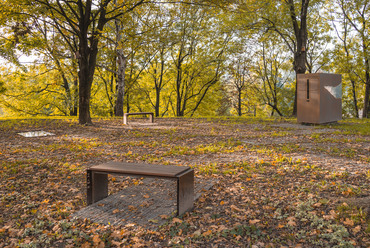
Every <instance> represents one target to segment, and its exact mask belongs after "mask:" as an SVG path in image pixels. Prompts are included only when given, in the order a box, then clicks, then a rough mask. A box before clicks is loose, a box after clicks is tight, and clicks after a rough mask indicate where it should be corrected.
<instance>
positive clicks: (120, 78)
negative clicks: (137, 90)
mask: <svg viewBox="0 0 370 248" xmlns="http://www.w3.org/2000/svg"><path fill="white" fill-rule="evenodd" d="M116 2H117V1H116V0H115V1H114V3H115V4H116ZM115 27H116V52H117V77H116V89H117V92H116V103H115V107H114V114H115V116H123V98H124V95H125V73H126V66H127V57H126V56H125V55H124V52H123V49H122V48H120V47H121V46H122V30H123V28H122V24H121V21H120V20H118V19H116V20H115Z"/></svg>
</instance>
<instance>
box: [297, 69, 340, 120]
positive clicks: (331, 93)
mask: <svg viewBox="0 0 370 248" xmlns="http://www.w3.org/2000/svg"><path fill="white" fill-rule="evenodd" d="M341 81H342V79H341V75H340V74H328V73H314V74H299V75H298V76H297V121H298V122H300V123H312V124H322V123H329V122H335V121H339V120H341V119H342V82H341Z"/></svg>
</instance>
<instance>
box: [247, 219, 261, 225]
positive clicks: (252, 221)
mask: <svg viewBox="0 0 370 248" xmlns="http://www.w3.org/2000/svg"><path fill="white" fill-rule="evenodd" d="M260 221H261V220H258V219H254V220H250V221H249V224H251V225H254V224H256V223H258V222H260Z"/></svg>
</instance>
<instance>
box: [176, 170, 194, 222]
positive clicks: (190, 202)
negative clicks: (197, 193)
mask: <svg viewBox="0 0 370 248" xmlns="http://www.w3.org/2000/svg"><path fill="white" fill-rule="evenodd" d="M193 207H194V170H191V171H189V172H186V173H184V174H183V175H181V176H179V178H178V179H177V215H182V214H183V213H185V212H187V211H190V210H192V209H193Z"/></svg>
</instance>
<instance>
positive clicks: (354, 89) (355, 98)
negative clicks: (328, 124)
mask: <svg viewBox="0 0 370 248" xmlns="http://www.w3.org/2000/svg"><path fill="white" fill-rule="evenodd" d="M351 84H352V97H353V107H354V111H355V116H356V118H358V117H359V116H358V106H357V94H356V84H355V81H353V80H351Z"/></svg>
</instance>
